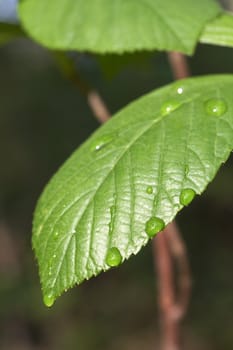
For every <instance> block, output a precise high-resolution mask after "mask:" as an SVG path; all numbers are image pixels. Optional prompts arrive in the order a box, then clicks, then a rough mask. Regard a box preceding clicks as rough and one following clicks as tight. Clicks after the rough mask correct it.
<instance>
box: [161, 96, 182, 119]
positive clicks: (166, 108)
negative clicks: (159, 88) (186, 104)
mask: <svg viewBox="0 0 233 350" xmlns="http://www.w3.org/2000/svg"><path fill="white" fill-rule="evenodd" d="M179 106H180V102H179V101H177V100H169V101H166V102H164V103H163V104H162V106H161V113H162V114H163V115H165V114H168V113H171V112H172V111H174V110H175V109H177V108H178V107H179Z"/></svg>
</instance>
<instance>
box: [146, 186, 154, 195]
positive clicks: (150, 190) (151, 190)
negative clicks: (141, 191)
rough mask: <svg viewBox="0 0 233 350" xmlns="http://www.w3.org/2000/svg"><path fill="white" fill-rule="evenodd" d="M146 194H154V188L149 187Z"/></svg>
mask: <svg viewBox="0 0 233 350" xmlns="http://www.w3.org/2000/svg"><path fill="white" fill-rule="evenodd" d="M146 193H148V194H152V193H153V187H152V186H147V188H146Z"/></svg>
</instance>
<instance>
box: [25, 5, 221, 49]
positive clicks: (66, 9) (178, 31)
mask: <svg viewBox="0 0 233 350" xmlns="http://www.w3.org/2000/svg"><path fill="white" fill-rule="evenodd" d="M219 13H221V8H220V6H219V5H218V4H217V2H215V1H214V0H195V1H193V0H176V1H174V0H140V1H132V0H111V1H109V0H76V1H73V0H50V1H47V0H40V1H38V0H23V1H21V2H20V5H19V14H20V17H21V20H22V22H23V25H24V27H25V29H26V31H28V33H29V34H30V35H31V36H32V37H33V38H34V39H35V40H37V41H39V42H40V43H42V44H44V45H45V46H48V47H49V48H54V49H77V50H88V51H92V52H97V53H106V52H109V53H122V52H125V51H128V52H132V51H135V50H154V49H158V50H177V51H181V52H184V53H187V54H191V53H192V52H193V50H194V47H195V44H196V42H197V41H198V39H199V36H200V33H201V31H202V29H203V27H204V25H205V23H206V22H207V21H209V20H211V19H213V18H215V17H216V16H217V15H218V14H219Z"/></svg>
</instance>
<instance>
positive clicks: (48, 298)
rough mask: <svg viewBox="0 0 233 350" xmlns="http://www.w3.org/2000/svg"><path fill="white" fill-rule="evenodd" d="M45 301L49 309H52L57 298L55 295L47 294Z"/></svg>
mask: <svg viewBox="0 0 233 350" xmlns="http://www.w3.org/2000/svg"><path fill="white" fill-rule="evenodd" d="M43 301H44V304H45V305H46V306H47V307H51V306H52V305H53V304H54V301H55V298H54V296H53V294H47V295H45V296H44V298H43Z"/></svg>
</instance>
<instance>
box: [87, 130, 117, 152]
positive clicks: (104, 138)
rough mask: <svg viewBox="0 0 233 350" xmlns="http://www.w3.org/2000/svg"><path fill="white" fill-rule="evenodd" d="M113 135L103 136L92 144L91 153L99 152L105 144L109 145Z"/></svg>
mask: <svg viewBox="0 0 233 350" xmlns="http://www.w3.org/2000/svg"><path fill="white" fill-rule="evenodd" d="M113 138H114V137H113V135H112V134H109V135H104V136H102V137H101V138H99V139H98V140H96V141H95V142H93V144H92V146H91V149H92V151H100V150H101V149H102V148H104V147H105V146H106V145H107V144H109V143H110V142H111V141H113Z"/></svg>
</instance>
